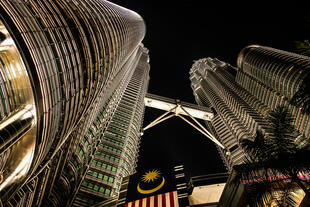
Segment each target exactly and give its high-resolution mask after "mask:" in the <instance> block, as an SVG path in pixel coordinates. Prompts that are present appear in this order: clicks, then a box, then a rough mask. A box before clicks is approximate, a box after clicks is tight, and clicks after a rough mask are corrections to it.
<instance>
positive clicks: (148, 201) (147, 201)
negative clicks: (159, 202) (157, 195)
mask: <svg viewBox="0 0 310 207" xmlns="http://www.w3.org/2000/svg"><path fill="white" fill-rule="evenodd" d="M149 206H151V197H148V198H147V199H146V207H149Z"/></svg>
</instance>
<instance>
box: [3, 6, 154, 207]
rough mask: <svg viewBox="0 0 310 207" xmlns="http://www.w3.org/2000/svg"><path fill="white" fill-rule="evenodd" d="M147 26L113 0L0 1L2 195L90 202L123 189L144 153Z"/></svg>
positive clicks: (20, 202) (26, 202)
mask: <svg viewBox="0 0 310 207" xmlns="http://www.w3.org/2000/svg"><path fill="white" fill-rule="evenodd" d="M144 35H145V24H144V21H143V19H142V18H141V17H140V16H139V15H138V14H137V13H135V12H133V11H130V10H128V9H126V8H123V7H120V6H118V5H115V4H113V3H110V2H108V1H103V0H91V1H90V0H74V1H73V0H69V1H62V0H56V1H13V0H4V1H1V2H0V72H1V74H0V86H1V88H0V97H1V98H0V99H1V101H0V196H1V197H0V198H1V202H2V203H3V204H5V205H8V206H40V205H45V206H65V205H67V206H69V205H70V206H71V205H76V206H81V205H82V206H83V205H84V206H89V205H90V203H95V202H97V201H101V200H103V199H107V198H110V197H114V196H117V195H118V191H119V185H120V182H121V179H122V177H123V176H125V175H128V174H131V173H133V172H134V168H135V163H136V159H137V153H138V145H139V139H140V133H139V131H140V127H141V122H142V118H143V110H144V105H143V98H144V95H145V93H146V90H147V85H148V73H149V64H148V51H147V49H145V48H144V47H143V45H142V44H141V41H142V39H143V38H144ZM85 183H87V185H86V184H85ZM89 197H92V198H93V199H89Z"/></svg>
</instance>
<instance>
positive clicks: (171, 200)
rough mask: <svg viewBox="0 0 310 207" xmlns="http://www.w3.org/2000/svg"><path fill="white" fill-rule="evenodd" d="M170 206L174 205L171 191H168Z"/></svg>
mask: <svg viewBox="0 0 310 207" xmlns="http://www.w3.org/2000/svg"><path fill="white" fill-rule="evenodd" d="M169 199H170V206H174V196H173V192H169Z"/></svg>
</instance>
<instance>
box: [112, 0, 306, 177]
mask: <svg viewBox="0 0 310 207" xmlns="http://www.w3.org/2000/svg"><path fill="white" fill-rule="evenodd" d="M112 2H114V3H116V4H119V5H121V6H124V7H126V8H129V9H131V10H134V11H136V12H137V13H139V14H140V15H141V16H142V17H143V18H144V20H145V23H146V27H147V33H146V37H145V40H144V41H143V43H144V45H145V46H146V47H147V48H148V49H149V50H150V52H149V54H150V64H151V72H150V77H151V78H150V83H149V92H150V93H154V94H157V95H161V96H166V97H169V98H176V99H181V100H183V101H187V102H191V103H195V102H194V96H193V94H192V89H191V87H190V81H189V73H188V72H189V69H190V67H191V65H192V63H193V60H197V59H199V58H203V57H213V58H214V57H216V58H218V59H220V60H222V61H225V62H228V63H230V64H231V65H234V66H236V60H237V56H238V53H239V52H240V50H241V49H242V48H243V47H245V46H247V45H250V44H260V45H264V46H271V47H274V48H278V49H283V50H289V51H293V52H294V51H295V49H294V40H304V39H309V38H310V37H309V35H310V24H309V22H308V21H307V19H308V20H309V19H310V18H308V17H309V13H307V12H308V11H307V8H308V7H307V6H305V5H302V4H298V2H296V3H294V1H286V2H287V3H286V2H285V1H282V4H281V5H271V4H270V2H271V1H269V2H268V1H266V2H264V1H257V2H255V1H248V3H247V4H236V3H235V2H234V3H230V4H227V2H228V1H199V0H183V1H182V0H181V1H173V0H166V1H160V0H156V1H155V0H144V1H137V0H128V1H124V0H112ZM162 113H163V112H162V111H159V110H156V109H149V108H147V109H146V113H145V123H144V126H145V125H146V124H148V123H150V122H151V121H153V120H154V119H155V118H157V117H158V116H159V115H161V114H162ZM139 154H140V156H139V162H138V169H143V168H145V167H152V166H159V165H162V166H168V165H171V164H172V165H173V163H183V164H184V165H185V167H186V168H187V169H188V171H189V172H190V174H191V175H192V176H193V175H200V174H209V173H216V172H224V171H225V168H224V166H223V164H222V161H221V160H220V158H219V156H218V155H217V150H216V148H215V147H214V145H213V143H212V142H211V141H209V140H208V139H207V138H206V137H204V136H203V135H201V134H200V133H199V132H198V131H196V130H195V129H193V128H191V127H190V126H189V125H187V124H186V123H185V122H183V121H182V120H179V119H177V118H173V119H170V120H168V121H166V122H163V123H161V124H160V125H157V126H155V127H153V128H150V129H148V130H147V131H146V132H145V133H144V136H143V137H142V141H141V148H140V152H139Z"/></svg>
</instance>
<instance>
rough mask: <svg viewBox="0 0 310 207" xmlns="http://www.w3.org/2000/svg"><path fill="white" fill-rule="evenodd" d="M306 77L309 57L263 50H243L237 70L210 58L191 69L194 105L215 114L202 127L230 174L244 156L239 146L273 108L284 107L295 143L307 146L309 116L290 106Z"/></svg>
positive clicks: (264, 124) (262, 124)
mask: <svg viewBox="0 0 310 207" xmlns="http://www.w3.org/2000/svg"><path fill="white" fill-rule="evenodd" d="M309 72H310V59H309V58H308V57H305V56H301V55H297V54H294V53H289V52H286V51H281V50H277V49H273V48H270V47H263V46H249V47H246V48H244V49H243V50H242V51H241V52H240V54H239V57H238V67H237V68H236V67H232V66H231V65H229V64H227V63H224V62H221V61H219V60H217V59H212V58H204V59H200V60H198V61H196V62H195V63H194V64H193V66H192V68H191V70H190V75H191V76H190V79H191V86H192V89H193V91H194V95H195V98H196V101H197V103H198V104H199V105H204V106H208V107H213V109H214V112H215V116H214V118H213V120H211V122H207V123H206V124H207V126H208V128H209V129H210V130H211V131H213V133H214V135H215V136H216V137H217V138H218V140H219V141H220V142H221V143H222V144H223V145H224V146H225V147H226V149H227V150H229V153H227V152H226V151H223V150H222V149H220V148H218V149H219V151H220V155H221V157H222V159H223V160H224V163H225V165H226V166H227V168H228V169H229V170H231V169H232V166H233V165H236V164H240V163H242V160H243V157H244V156H245V154H244V153H243V151H242V149H241V147H240V146H239V141H240V140H241V139H245V138H250V139H251V138H252V137H254V136H255V134H256V130H257V129H260V130H261V131H262V132H266V129H268V123H267V122H266V120H265V118H266V115H267V113H268V111H270V110H274V109H275V108H276V107H277V106H278V105H284V106H287V107H288V109H289V110H290V112H291V114H292V115H293V117H294V118H295V123H294V125H295V128H296V129H297V130H298V131H299V133H300V136H299V137H298V139H297V140H295V141H296V142H297V143H298V144H299V145H301V146H302V145H305V144H307V143H309V142H308V141H307V140H308V139H309V137H310V134H309V132H310V123H309V115H307V114H305V113H303V112H302V111H301V109H300V108H297V107H295V106H293V105H291V104H289V100H290V99H291V98H292V96H293V95H294V94H295V93H296V91H297V90H298V88H299V86H300V84H301V83H302V81H303V79H304V78H305V77H306V74H308V73H309Z"/></svg>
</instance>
